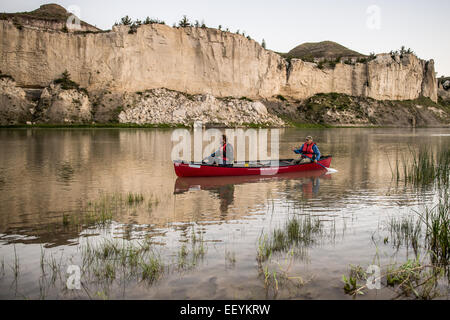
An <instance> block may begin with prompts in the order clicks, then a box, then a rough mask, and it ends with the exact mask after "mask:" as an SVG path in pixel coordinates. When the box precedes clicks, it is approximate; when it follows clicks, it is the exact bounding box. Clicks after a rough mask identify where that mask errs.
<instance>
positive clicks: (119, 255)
mask: <svg viewBox="0 0 450 320" xmlns="http://www.w3.org/2000/svg"><path fill="white" fill-rule="evenodd" d="M82 261H83V269H84V270H85V271H86V273H87V274H88V275H89V274H92V275H93V276H94V277H95V278H96V279H97V280H98V281H106V282H111V281H112V280H114V279H116V278H117V275H118V274H123V275H124V277H125V278H126V279H129V278H130V277H138V278H139V279H140V280H146V281H147V282H148V283H150V284H151V283H153V282H154V281H156V280H157V279H159V277H160V276H161V275H162V273H163V272H164V264H163V262H162V259H161V257H160V256H159V255H156V254H155V253H154V252H153V250H152V248H151V246H150V245H149V243H148V242H147V241H144V242H137V243H135V242H127V243H126V242H125V241H122V242H120V241H114V240H109V239H103V240H102V241H101V242H100V243H98V244H97V245H95V246H92V245H90V244H89V242H88V243H87V244H86V245H85V246H84V247H83V248H82ZM119 269H120V271H121V272H119Z"/></svg>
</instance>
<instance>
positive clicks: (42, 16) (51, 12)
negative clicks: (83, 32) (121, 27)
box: [0, 3, 100, 31]
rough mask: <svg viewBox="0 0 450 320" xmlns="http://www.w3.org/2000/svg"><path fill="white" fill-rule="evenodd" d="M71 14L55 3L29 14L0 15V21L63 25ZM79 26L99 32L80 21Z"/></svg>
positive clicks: (45, 5)
mask: <svg viewBox="0 0 450 320" xmlns="http://www.w3.org/2000/svg"><path fill="white" fill-rule="evenodd" d="M71 15H72V13H70V12H68V11H67V10H66V9H64V7H62V6H60V5H59V4H56V3H50V4H44V5H42V6H40V7H39V8H38V9H36V10H33V11H29V12H16V13H0V20H13V21H14V22H15V23H20V24H24V25H27V24H30V25H33V24H35V23H34V22H38V21H43V22H46V24H45V26H47V27H48V26H49V24H50V23H57V24H64V23H65V22H66V21H67V18H69V17H70V16H71ZM81 26H82V27H84V28H85V29H87V30H90V31H100V29H98V28H96V27H94V26H92V25H90V24H89V23H86V22H84V21H81Z"/></svg>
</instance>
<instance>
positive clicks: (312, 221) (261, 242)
mask: <svg viewBox="0 0 450 320" xmlns="http://www.w3.org/2000/svg"><path fill="white" fill-rule="evenodd" d="M323 235H324V229H323V224H322V223H321V222H320V220H319V219H318V218H312V217H311V216H307V217H302V218H298V217H294V218H291V219H289V220H288V221H287V222H286V223H285V225H284V226H283V227H282V228H275V229H274V230H272V232H271V233H270V235H261V236H260V237H259V239H258V253H257V259H258V260H261V261H264V260H267V259H269V258H270V256H271V255H272V254H273V253H276V252H282V251H287V250H288V249H290V248H291V247H296V248H298V249H301V248H302V247H307V246H310V245H312V244H313V243H315V242H316V241H317V240H318V238H319V237H320V236H323ZM300 253H303V251H302V250H300Z"/></svg>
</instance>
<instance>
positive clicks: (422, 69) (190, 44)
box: [0, 21, 437, 101]
mask: <svg viewBox="0 0 450 320" xmlns="http://www.w3.org/2000/svg"><path fill="white" fill-rule="evenodd" d="M0 34H1V37H2V38H3V39H7V41H2V42H0V70H2V71H4V72H5V73H8V74H10V75H12V76H13V77H14V78H15V79H16V81H17V83H18V84H19V85H21V86H40V87H45V86H48V85H49V83H51V81H52V80H54V79H55V78H57V77H58V76H59V75H60V74H61V73H62V72H63V71H64V70H65V69H67V70H68V71H69V72H70V74H71V75H72V77H73V80H74V81H76V82H77V83H79V84H80V85H81V86H82V87H86V88H87V89H88V90H89V91H95V90H103V89H106V90H109V91H111V92H137V91H145V90H148V89H155V88H162V87H164V88H168V89H171V90H176V91H180V92H186V93H189V94H211V95H213V96H216V97H227V96H233V97H237V98H239V97H242V96H246V97H249V98H252V99H261V98H271V97H273V96H276V95H278V94H282V95H286V96H289V97H291V98H293V99H306V98H308V97H310V96H312V95H314V94H316V93H319V92H338V93H345V94H351V95H357V96H363V97H371V98H374V99H383V100H404V99H416V98H419V97H420V96H425V97H429V98H430V99H432V100H433V101H436V100H437V93H436V92H437V85H436V78H435V75H434V64H433V61H432V60H431V61H428V62H426V61H423V60H420V59H418V58H417V57H416V56H415V55H413V54H404V55H402V56H401V57H400V56H396V57H391V56H390V55H387V54H381V55H378V56H377V57H376V59H373V60H370V61H368V62H366V63H355V64H344V63H338V64H336V66H335V67H334V68H328V67H327V68H319V66H318V65H317V64H315V63H309V62H304V61H302V60H298V59H297V60H296V59H292V60H290V61H288V60H286V59H284V58H283V57H281V56H280V55H279V54H277V53H275V52H272V51H269V50H266V49H264V48H262V47H261V46H260V45H259V44H258V43H257V42H256V41H253V40H249V39H247V38H245V37H244V36H242V35H237V34H233V33H230V32H224V31H220V30H217V29H210V28H196V27H187V28H172V27H169V26H166V25H161V24H151V25H142V26H140V27H139V28H137V30H136V32H130V27H129V26H116V27H114V28H113V31H111V32H103V33H84V34H74V33H64V32H58V31H52V30H38V29H35V28H29V27H26V26H24V27H23V28H21V29H18V28H17V27H16V26H15V25H14V24H13V23H11V22H8V21H0Z"/></svg>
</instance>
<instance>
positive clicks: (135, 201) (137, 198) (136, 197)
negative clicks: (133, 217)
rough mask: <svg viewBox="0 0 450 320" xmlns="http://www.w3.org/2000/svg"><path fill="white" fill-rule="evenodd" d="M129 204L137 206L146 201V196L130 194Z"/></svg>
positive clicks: (128, 197) (128, 196)
mask: <svg viewBox="0 0 450 320" xmlns="http://www.w3.org/2000/svg"><path fill="white" fill-rule="evenodd" d="M127 199H128V204H129V205H135V204H139V203H141V202H143V201H144V196H143V195H142V194H141V193H132V192H130V193H128V195H127Z"/></svg>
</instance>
